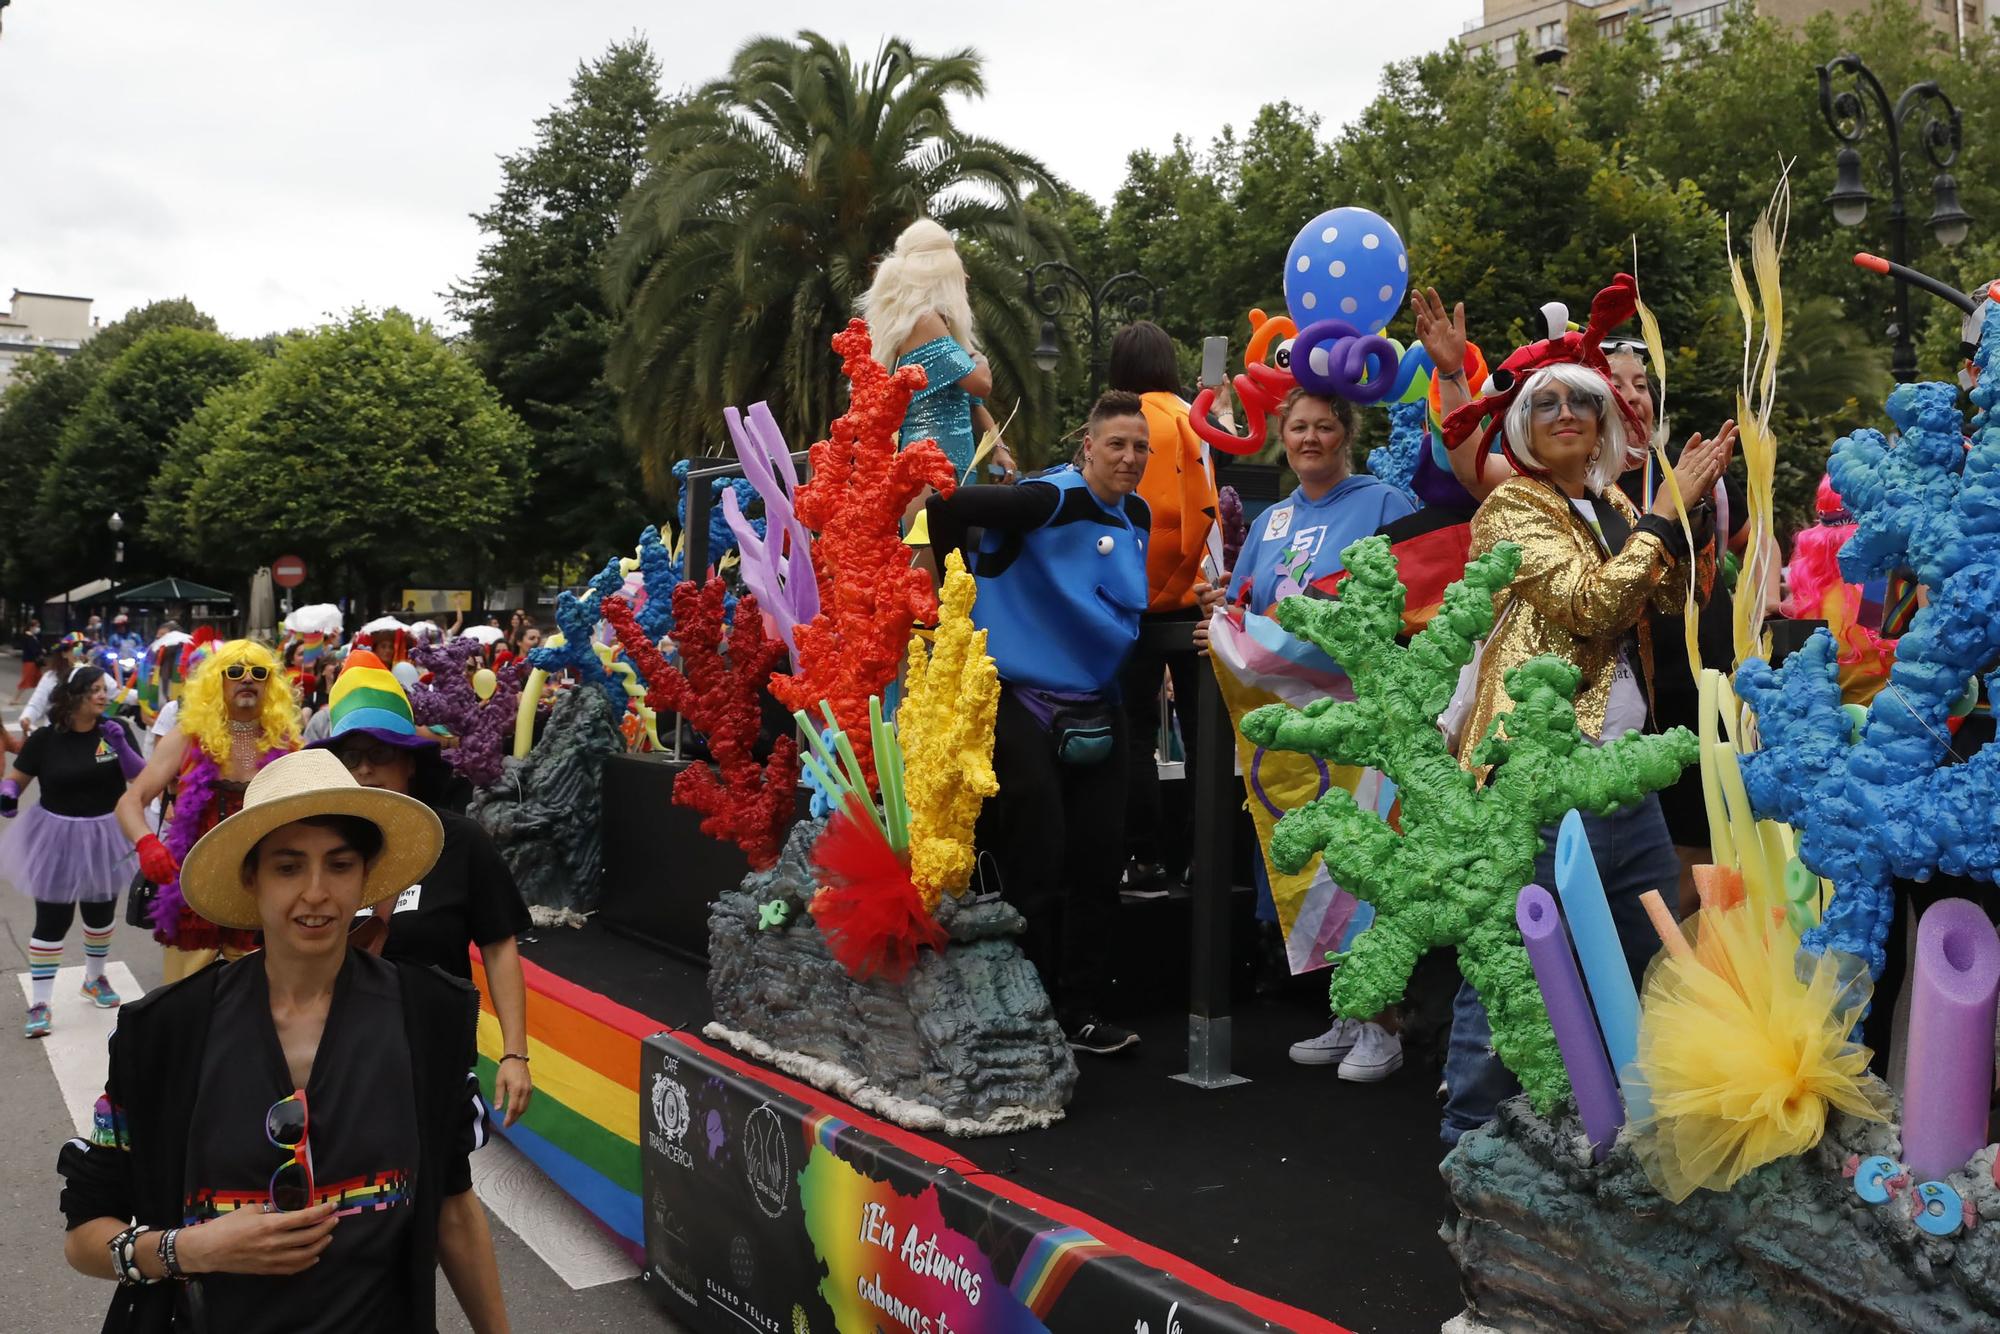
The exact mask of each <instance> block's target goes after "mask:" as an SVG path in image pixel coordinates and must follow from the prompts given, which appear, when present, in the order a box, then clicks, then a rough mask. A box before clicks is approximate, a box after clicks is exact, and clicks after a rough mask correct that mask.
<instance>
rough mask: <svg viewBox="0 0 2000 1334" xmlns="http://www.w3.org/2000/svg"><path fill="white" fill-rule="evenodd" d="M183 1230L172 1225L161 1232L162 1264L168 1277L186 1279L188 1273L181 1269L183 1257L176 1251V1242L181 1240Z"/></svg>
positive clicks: (160, 1252)
mask: <svg viewBox="0 0 2000 1334" xmlns="http://www.w3.org/2000/svg"><path fill="white" fill-rule="evenodd" d="M180 1235H181V1230H180V1229H179V1228H177V1227H170V1228H168V1229H167V1230H166V1231H165V1232H162V1233H161V1234H160V1251H159V1255H160V1265H161V1267H162V1268H164V1269H165V1270H166V1271H167V1277H168V1278H171V1279H177V1280H182V1281H185V1280H186V1278H187V1274H186V1273H185V1272H183V1271H182V1269H181V1257H180V1256H179V1255H178V1254H176V1253H175V1248H174V1243H175V1242H176V1241H177V1240H179V1238H180Z"/></svg>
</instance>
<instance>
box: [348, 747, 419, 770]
mask: <svg viewBox="0 0 2000 1334" xmlns="http://www.w3.org/2000/svg"><path fill="white" fill-rule="evenodd" d="M333 753H334V754H335V755H337V756H339V757H340V762H341V763H342V764H344V765H346V766H347V768H348V770H349V772H352V771H353V770H355V769H359V768H361V767H363V766H364V765H365V766H367V767H368V768H371V769H386V768H388V767H389V766H390V765H392V764H394V763H395V762H396V758H397V757H398V756H399V755H402V754H404V752H403V751H402V750H400V749H398V748H397V747H395V746H385V745H383V744H382V743H381V742H379V741H368V742H356V741H350V742H349V743H347V744H346V745H344V746H335V747H334V748H333Z"/></svg>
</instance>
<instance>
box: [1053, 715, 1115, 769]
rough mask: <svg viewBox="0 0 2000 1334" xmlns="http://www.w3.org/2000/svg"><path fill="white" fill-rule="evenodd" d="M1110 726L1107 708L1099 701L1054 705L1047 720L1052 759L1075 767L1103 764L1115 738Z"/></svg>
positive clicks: (1113, 724) (1112, 722) (1111, 719)
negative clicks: (1052, 742) (1052, 739)
mask: <svg viewBox="0 0 2000 1334" xmlns="http://www.w3.org/2000/svg"><path fill="white" fill-rule="evenodd" d="M1114 726H1115V723H1114V720H1113V715H1112V711H1111V706H1110V705H1109V704H1107V703H1105V702H1104V701H1103V700H1101V699H1096V700H1089V701H1086V702H1078V703H1073V704H1058V705H1057V706H1056V707H1055V711H1054V712H1053V713H1052V714H1051V715H1050V717H1049V735H1050V736H1052V737H1054V738H1055V743H1056V758H1057V759H1059V760H1061V761H1062V762H1063V763H1064V764H1074V765H1078V766H1082V765H1090V764H1102V763H1104V761H1105V760H1107V759H1109V758H1110V757H1111V746H1112V742H1113V741H1114V740H1116V737H1117V734H1116V733H1115V732H1114V731H1113V730H1112V729H1113V727H1114Z"/></svg>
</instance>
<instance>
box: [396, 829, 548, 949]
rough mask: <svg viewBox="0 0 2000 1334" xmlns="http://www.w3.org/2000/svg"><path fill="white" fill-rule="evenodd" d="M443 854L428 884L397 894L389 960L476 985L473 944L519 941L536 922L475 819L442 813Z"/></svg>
mask: <svg viewBox="0 0 2000 1334" xmlns="http://www.w3.org/2000/svg"><path fill="white" fill-rule="evenodd" d="M438 820H439V821H440V822H441V823H442V824H443V825H444V849H443V851H441V852H439V853H438V859H437V865H436V866H433V867H432V868H431V869H430V871H429V873H428V874H426V875H425V876H424V878H423V880H422V881H421V882H419V883H417V884H414V885H411V886H410V887H409V888H408V889H406V890H404V891H403V892H402V893H401V894H400V895H398V896H397V898H396V901H395V905H396V906H395V910H394V911H393V912H391V913H390V915H389V939H388V941H387V943H386V944H384V945H383V947H382V957H383V958H385V959H400V960H403V961H404V962H407V963H422V964H430V965H432V966H434V967H437V968H442V969H444V971H445V972H447V973H450V974H451V975H452V976H453V977H458V978H463V979H464V980H465V981H467V982H470V981H471V980H472V960H471V958H470V957H469V956H468V950H469V948H470V947H471V946H473V945H491V944H492V943H494V942H495V941H498V940H506V939H507V938H509V937H510V936H518V935H520V934H521V933H522V932H523V931H526V930H527V929H528V927H529V926H530V925H531V924H532V919H531V918H529V916H528V905H527V903H526V902H524V901H523V900H522V898H521V888H520V886H519V885H517V884H515V883H514V873H513V872H512V871H510V870H508V869H507V863H506V862H505V861H504V860H502V859H501V856H500V850H499V849H498V848H496V847H494V846H493V840H492V838H491V837H490V836H488V834H487V832H486V831H485V830H484V829H481V828H480V827H479V825H478V823H477V822H476V821H474V820H472V819H471V818H469V817H467V816H463V815H456V814H453V813H452V812H450V811H440V812H438Z"/></svg>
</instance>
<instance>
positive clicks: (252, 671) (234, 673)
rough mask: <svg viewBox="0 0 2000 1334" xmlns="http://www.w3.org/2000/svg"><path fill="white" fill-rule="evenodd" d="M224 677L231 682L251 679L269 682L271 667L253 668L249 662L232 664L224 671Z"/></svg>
mask: <svg viewBox="0 0 2000 1334" xmlns="http://www.w3.org/2000/svg"><path fill="white" fill-rule="evenodd" d="M222 674H223V676H225V677H227V678H228V679H229V680H231V681H241V680H242V679H243V678H244V677H246V676H247V677H249V678H250V679H251V680H252V681H258V682H262V681H267V680H269V679H270V676H271V669H270V668H269V667H253V666H251V665H250V664H249V663H247V662H232V663H230V664H229V665H228V666H227V667H224V668H223V669H222Z"/></svg>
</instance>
